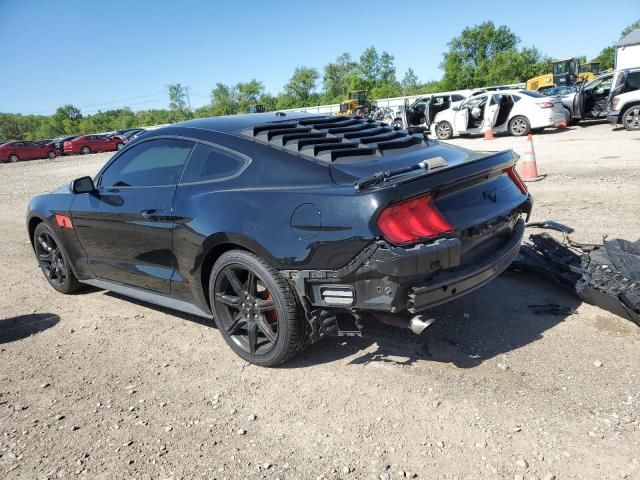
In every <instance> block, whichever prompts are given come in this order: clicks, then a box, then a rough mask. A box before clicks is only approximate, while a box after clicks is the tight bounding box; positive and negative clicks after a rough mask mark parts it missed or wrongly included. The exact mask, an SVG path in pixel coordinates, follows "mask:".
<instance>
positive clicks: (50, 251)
mask: <svg viewBox="0 0 640 480" xmlns="http://www.w3.org/2000/svg"><path fill="white" fill-rule="evenodd" d="M33 246H34V249H35V252H36V257H37V259H38V264H39V265H40V269H41V270H42V273H44V276H45V278H46V279H47V281H48V282H49V285H51V286H52V287H53V288H54V289H56V290H57V291H58V292H61V293H72V292H74V291H75V290H77V289H78V288H79V286H80V284H79V282H78V280H77V278H76V276H75V275H74V274H73V271H72V270H71V268H70V267H69V263H68V261H67V256H66V254H65V252H64V250H63V249H62V246H61V244H60V241H59V240H58V238H57V237H56V235H55V234H54V233H53V231H52V229H51V228H50V227H49V226H48V225H46V224H45V223H40V224H38V226H37V227H36V230H35V232H34V234H33Z"/></svg>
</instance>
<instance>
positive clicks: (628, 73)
mask: <svg viewBox="0 0 640 480" xmlns="http://www.w3.org/2000/svg"><path fill="white" fill-rule="evenodd" d="M611 98H612V100H611V103H610V105H609V111H608V113H607V119H608V120H609V123H611V124H613V125H619V124H622V125H623V126H624V128H626V129H627V130H640V68H631V69H627V70H621V71H620V72H616V78H614V80H613V88H612V91H611Z"/></svg>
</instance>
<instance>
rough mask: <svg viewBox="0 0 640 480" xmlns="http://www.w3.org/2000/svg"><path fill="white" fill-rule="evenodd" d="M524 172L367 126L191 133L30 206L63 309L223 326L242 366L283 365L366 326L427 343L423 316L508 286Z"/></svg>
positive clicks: (318, 120)
mask: <svg viewBox="0 0 640 480" xmlns="http://www.w3.org/2000/svg"><path fill="white" fill-rule="evenodd" d="M516 160H517V156H516V155H515V154H514V153H513V152H511V151H505V152H499V153H487V152H483V153H480V152H472V151H469V150H465V149H462V148H457V147H453V146H450V145H447V144H443V143H440V142H438V141H434V140H431V139H428V138H427V137H426V136H424V135H423V134H421V133H411V132H409V131H406V130H397V129H394V128H393V127H389V126H386V125H385V124H383V123H380V122H375V121H371V120H363V119H357V118H345V117H326V116H309V114H302V113H286V114H285V113H275V114H274V113H264V114H253V115H240V116H232V117H218V118H207V119H199V120H193V121H189V122H185V123H181V124H177V125H173V126H170V127H166V128H161V129H158V130H154V131H152V132H149V133H147V134H146V135H145V137H144V138H143V139H140V140H139V141H138V142H134V143H132V144H129V145H128V146H126V147H125V148H124V149H122V150H121V151H119V152H118V153H116V154H115V155H114V156H113V157H112V158H111V160H110V161H109V162H107V164H106V165H105V166H104V167H103V168H102V169H101V170H100V172H99V173H98V174H97V176H96V177H95V178H93V179H92V178H90V177H83V178H79V179H77V180H74V181H73V182H71V184H70V185H68V186H64V187H62V188H60V189H59V190H57V191H55V192H53V193H49V194H45V195H39V196H37V197H35V198H33V199H32V200H31V203H30V204H29V210H28V216H27V226H28V231H29V237H30V239H31V241H32V244H33V248H34V251H35V254H36V256H37V259H38V262H39V264H40V267H41V268H42V271H43V272H44V274H45V276H46V278H47V280H48V281H49V283H50V284H51V286H53V288H55V289H56V290H58V291H59V292H62V293H71V292H73V291H75V290H76V289H77V288H79V287H80V286H81V284H83V283H84V284H90V285H94V286H97V287H100V288H104V289H107V290H112V291H114V292H117V293H121V294H124V295H127V296H130V297H134V298H137V299H140V300H143V301H147V302H150V303H154V304H157V305H161V306H164V307H169V308H173V309H176V310H181V311H184V312H190V313H193V314H196V315H200V316H204V317H208V318H215V321H216V324H217V326H218V328H219V330H220V332H221V333H222V335H223V336H224V338H225V340H226V341H227V343H228V344H229V345H230V346H231V348H232V349H233V350H234V351H235V352H236V353H237V354H239V355H240V356H241V357H243V358H244V359H246V360H248V361H250V362H253V363H256V364H259V365H275V364H278V363H281V362H283V361H285V360H287V359H289V358H291V357H292V356H293V355H295V354H296V353H298V352H299V351H300V350H301V349H302V348H303V347H304V345H305V344H306V343H307V342H308V341H309V340H315V339H317V338H319V337H320V336H322V335H323V334H336V333H337V334H357V333H358V331H359V329H360V328H361V326H362V324H363V319H364V317H370V318H375V319H378V320H381V321H384V322H387V323H394V324H397V325H404V326H407V327H410V328H411V329H412V330H414V331H415V332H420V331H422V330H423V329H424V328H425V327H426V325H427V324H428V322H425V321H424V320H423V319H422V318H421V316H420V312H423V311H425V310H426V309H428V308H429V307H432V306H434V305H437V304H440V303H443V302H448V301H450V300H453V299H455V298H458V297H460V296H461V295H463V294H465V293H468V292H470V291H471V290H473V289H475V288H477V287H479V286H481V285H483V284H484V283H486V282H487V281H489V280H491V279H492V278H494V277H495V276H496V275H498V274H499V273H500V272H502V271H503V270H504V269H505V268H506V267H507V266H508V265H509V263H510V262H511V261H512V259H513V258H514V256H515V255H516V253H517V251H518V248H519V246H520V242H521V239H522V235H523V225H524V221H523V219H522V218H521V217H522V216H523V215H528V214H529V213H530V211H531V206H532V200H531V197H530V196H529V194H528V193H527V189H526V187H525V186H524V184H523V183H522V181H521V180H520V178H519V177H518V175H517V174H516V172H515V171H514V165H515V162H516Z"/></svg>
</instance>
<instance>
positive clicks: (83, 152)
mask: <svg viewBox="0 0 640 480" xmlns="http://www.w3.org/2000/svg"><path fill="white" fill-rule="evenodd" d="M80 153H81V154H82V155H88V154H90V153H91V149H90V148H89V147H82V148H81V149H80Z"/></svg>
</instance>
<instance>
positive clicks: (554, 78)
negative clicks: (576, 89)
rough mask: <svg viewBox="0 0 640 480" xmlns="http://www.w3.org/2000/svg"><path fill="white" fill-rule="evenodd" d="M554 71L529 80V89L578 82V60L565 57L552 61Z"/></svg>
mask: <svg viewBox="0 0 640 480" xmlns="http://www.w3.org/2000/svg"><path fill="white" fill-rule="evenodd" d="M552 65H553V73H545V74H544V75H538V76H537V77H533V78H530V79H529V80H527V90H538V91H544V90H546V89H547V88H551V87H560V86H562V87H564V86H568V85H574V84H576V83H577V82H578V74H579V73H580V72H579V68H578V60H577V59H575V58H565V59H564V60H556V61H555V62H552Z"/></svg>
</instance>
